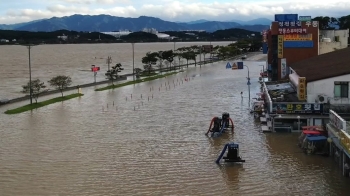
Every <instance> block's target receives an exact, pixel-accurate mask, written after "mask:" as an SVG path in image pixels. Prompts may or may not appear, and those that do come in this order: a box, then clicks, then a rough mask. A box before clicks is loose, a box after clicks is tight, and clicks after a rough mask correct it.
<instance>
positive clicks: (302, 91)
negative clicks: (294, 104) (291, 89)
mask: <svg viewBox="0 0 350 196" xmlns="http://www.w3.org/2000/svg"><path fill="white" fill-rule="evenodd" d="M298 99H299V100H300V101H304V100H305V99H306V78H305V77H299V85H298Z"/></svg>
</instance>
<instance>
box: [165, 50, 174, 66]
mask: <svg viewBox="0 0 350 196" xmlns="http://www.w3.org/2000/svg"><path fill="white" fill-rule="evenodd" d="M162 56H163V59H164V60H166V61H168V62H169V63H170V69H171V63H172V62H173V61H174V57H175V53H174V51H172V50H167V51H164V52H163V53H162Z"/></svg>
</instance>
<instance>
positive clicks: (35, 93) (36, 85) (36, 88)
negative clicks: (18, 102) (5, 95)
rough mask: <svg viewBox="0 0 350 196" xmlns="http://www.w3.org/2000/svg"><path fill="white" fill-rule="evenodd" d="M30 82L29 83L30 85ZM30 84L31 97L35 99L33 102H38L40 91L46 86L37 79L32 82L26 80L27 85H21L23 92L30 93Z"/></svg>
mask: <svg viewBox="0 0 350 196" xmlns="http://www.w3.org/2000/svg"><path fill="white" fill-rule="evenodd" d="M30 84H31V85H30ZM30 86H31V87H32V97H33V98H34V99H35V103H38V98H39V95H40V93H42V92H44V91H45V90H44V89H45V88H46V86H45V84H44V82H41V81H40V80H39V79H36V80H32V82H31V83H30V82H28V84H27V85H23V86H22V87H23V90H22V92H23V93H30Z"/></svg>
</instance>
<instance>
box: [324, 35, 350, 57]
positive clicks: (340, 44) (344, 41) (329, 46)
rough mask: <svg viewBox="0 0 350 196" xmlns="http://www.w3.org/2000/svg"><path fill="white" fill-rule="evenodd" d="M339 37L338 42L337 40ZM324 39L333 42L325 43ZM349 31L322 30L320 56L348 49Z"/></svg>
mask: <svg viewBox="0 0 350 196" xmlns="http://www.w3.org/2000/svg"><path fill="white" fill-rule="evenodd" d="M336 37H338V41H337V40H336ZM322 38H330V39H331V42H324V41H323V40H322ZM348 38H349V29H345V30H320V54H325V53H328V52H333V51H335V50H338V49H343V48H346V47H348V44H349V43H348Z"/></svg>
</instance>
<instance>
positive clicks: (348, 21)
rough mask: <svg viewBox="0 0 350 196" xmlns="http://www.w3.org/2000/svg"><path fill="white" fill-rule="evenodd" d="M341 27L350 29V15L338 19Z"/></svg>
mask: <svg viewBox="0 0 350 196" xmlns="http://www.w3.org/2000/svg"><path fill="white" fill-rule="evenodd" d="M338 21H339V23H338V25H339V28H340V29H350V15H347V16H342V17H340V18H339V19H338Z"/></svg>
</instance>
